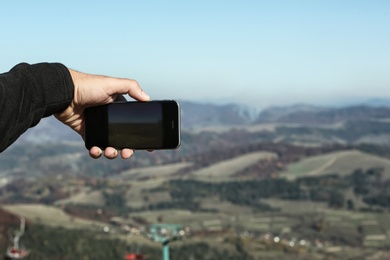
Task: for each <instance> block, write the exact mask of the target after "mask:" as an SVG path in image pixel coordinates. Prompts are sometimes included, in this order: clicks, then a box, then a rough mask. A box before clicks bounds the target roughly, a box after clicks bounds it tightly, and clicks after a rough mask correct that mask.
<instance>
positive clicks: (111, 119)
mask: <svg viewBox="0 0 390 260" xmlns="http://www.w3.org/2000/svg"><path fill="white" fill-rule="evenodd" d="M108 142H109V143H110V145H112V146H114V147H142V146H147V147H153V146H162V145H163V112H162V105H161V104H160V103H149V104H148V103H132V106H131V108H129V107H128V106H127V104H126V103H124V104H117V105H115V106H109V107H108Z"/></svg>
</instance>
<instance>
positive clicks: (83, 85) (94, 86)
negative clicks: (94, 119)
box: [55, 69, 150, 159]
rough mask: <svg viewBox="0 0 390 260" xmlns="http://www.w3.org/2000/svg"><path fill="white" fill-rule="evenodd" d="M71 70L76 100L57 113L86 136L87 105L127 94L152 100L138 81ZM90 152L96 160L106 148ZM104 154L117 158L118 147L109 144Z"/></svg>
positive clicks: (129, 153) (123, 152)
mask: <svg viewBox="0 0 390 260" xmlns="http://www.w3.org/2000/svg"><path fill="white" fill-rule="evenodd" d="M69 71H70V75H71V76H72V80H73V84H74V97H73V101H72V103H71V104H70V106H69V107H68V108H67V109H65V110H64V111H63V112H61V113H58V114H56V115H55V116H56V118H57V119H58V120H60V121H61V122H63V123H64V124H66V125H68V126H69V127H71V128H72V129H73V130H75V131H76V132H77V133H79V134H80V135H81V137H83V138H84V126H85V121H84V109H85V108H87V107H91V106H97V105H104V104H108V103H112V102H114V101H115V100H116V99H117V98H118V97H121V96H122V95H124V94H129V96H130V97H132V98H134V99H136V100H138V101H149V100H150V97H149V96H148V94H146V93H145V92H143V90H142V89H141V87H140V86H139V85H138V83H137V82H136V81H135V80H131V79H125V78H113V77H107V76H100V75H91V74H85V73H81V72H78V71H74V70H71V69H69ZM120 153H121V156H122V158H123V159H127V158H130V157H131V156H132V155H133V153H134V151H133V150H131V149H123V150H121V151H120ZM89 154H90V156H91V157H92V158H95V159H96V158H99V157H100V156H101V155H102V154H103V151H102V150H101V149H100V148H99V147H96V146H95V147H92V148H91V149H90V150H89ZM104 156H105V157H107V158H108V159H114V158H116V157H117V156H118V151H117V150H116V149H115V148H112V147H107V148H106V149H105V150H104Z"/></svg>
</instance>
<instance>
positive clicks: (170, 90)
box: [0, 0, 390, 107]
mask: <svg viewBox="0 0 390 260" xmlns="http://www.w3.org/2000/svg"><path fill="white" fill-rule="evenodd" d="M0 10H1V15H0V50H1V51H0V71H1V72H6V71H8V70H9V69H11V68H12V67H13V66H14V65H16V64H17V63H19V62H28V63H37V62H61V63H63V64H65V65H66V66H68V67H70V68H73V69H77V70H80V71H83V72H87V73H93V74H103V75H111V76H116V77H127V78H133V79H136V80H137V81H138V82H139V83H140V85H141V86H142V87H143V89H144V90H145V91H146V92H147V93H148V94H149V95H150V96H151V97H152V98H153V99H179V100H192V101H198V102H218V103H228V102H234V103H240V104H247V105H249V106H257V107H265V106H270V105H286V104H294V103H310V104H327V103H332V102H337V101H340V100H348V99H359V98H360V99H362V98H364V99H365V98H371V97H380V98H390V72H389V71H390V1H387V0H366V1H362V0H342V1H341V0H301V1H300V0H284V1H283V0H268V1H265V0H240V1H239V0H236V1H233V0H197V1H190V0H188V1H162V0H161V1H157V0H145V1H132V0H127V1H98V0H95V1H82V0H79V1H72V0H70V1H41V0H35V1H27V0H25V1H21V0H14V1H0Z"/></svg>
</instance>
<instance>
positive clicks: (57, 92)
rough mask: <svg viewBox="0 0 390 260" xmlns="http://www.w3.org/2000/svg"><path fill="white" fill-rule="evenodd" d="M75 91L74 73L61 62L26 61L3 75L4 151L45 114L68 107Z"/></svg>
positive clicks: (0, 138)
mask: <svg viewBox="0 0 390 260" xmlns="http://www.w3.org/2000/svg"><path fill="white" fill-rule="evenodd" d="M73 91H74V86H73V82H72V78H71V76H70V73H69V71H68V69H67V68H66V67H65V66H64V65H62V64H59V63H40V64H35V65H29V64H26V63H22V64H18V65H17V66H15V67H14V68H13V69H11V70H10V71H9V72H8V73H4V74H0V151H3V150H4V149H6V148H7V147H8V146H9V145H11V144H12V143H13V142H14V141H15V140H16V139H17V138H18V137H19V136H20V135H21V134H23V133H24V132H25V131H26V130H27V129H28V128H29V127H32V126H35V125H36V124H38V122H39V121H40V120H41V118H42V117H46V116H50V115H52V114H54V113H59V112H61V111H63V110H64V109H66V108H67V107H68V106H69V104H70V103H71V101H72V99H73Z"/></svg>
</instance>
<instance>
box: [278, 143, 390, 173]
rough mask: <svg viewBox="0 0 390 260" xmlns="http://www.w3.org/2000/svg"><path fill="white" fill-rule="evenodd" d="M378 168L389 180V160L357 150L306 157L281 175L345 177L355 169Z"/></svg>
mask: <svg viewBox="0 0 390 260" xmlns="http://www.w3.org/2000/svg"><path fill="white" fill-rule="evenodd" d="M378 167H381V168H383V169H384V172H383V177H384V178H385V179H388V178H390V160H388V159H385V158H381V157H378V156H374V155H371V154H368V153H364V152H361V151H357V150H349V151H339V152H333V153H328V154H324V155H318V156H312V157H307V158H305V159H303V160H301V161H298V162H296V163H292V164H290V165H288V167H287V170H286V171H285V172H283V173H282V174H281V175H282V176H286V177H287V178H289V179H295V178H298V177H303V176H317V175H324V174H332V173H338V174H342V175H346V174H350V173H352V172H353V171H354V170H356V169H362V170H367V169H369V168H378Z"/></svg>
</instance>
